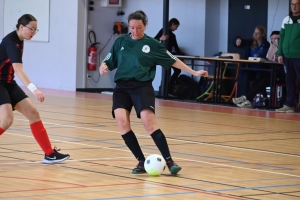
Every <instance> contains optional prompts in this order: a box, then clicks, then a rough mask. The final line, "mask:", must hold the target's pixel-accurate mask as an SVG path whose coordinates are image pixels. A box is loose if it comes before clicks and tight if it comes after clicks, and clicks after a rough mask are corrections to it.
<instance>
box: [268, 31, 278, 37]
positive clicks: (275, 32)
mask: <svg viewBox="0 0 300 200" xmlns="http://www.w3.org/2000/svg"><path fill="white" fill-rule="evenodd" d="M272 35H280V31H272V33H271V35H270V37H271V36H272Z"/></svg>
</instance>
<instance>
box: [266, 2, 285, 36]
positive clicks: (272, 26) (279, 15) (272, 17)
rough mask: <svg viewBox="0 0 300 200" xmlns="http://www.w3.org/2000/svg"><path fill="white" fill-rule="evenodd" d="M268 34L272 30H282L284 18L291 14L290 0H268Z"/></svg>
mask: <svg viewBox="0 0 300 200" xmlns="http://www.w3.org/2000/svg"><path fill="white" fill-rule="evenodd" d="M268 4H269V5H268V27H267V29H268V35H270V34H271V33H272V31H275V30H277V31H280V28H281V24H282V21H283V18H284V17H285V16H287V15H288V14H289V7H290V3H289V1H288V0H269V1H268Z"/></svg>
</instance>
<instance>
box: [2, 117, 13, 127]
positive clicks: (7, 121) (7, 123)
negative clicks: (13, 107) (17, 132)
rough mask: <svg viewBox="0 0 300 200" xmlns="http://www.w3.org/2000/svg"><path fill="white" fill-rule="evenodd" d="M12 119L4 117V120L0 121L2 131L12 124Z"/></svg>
mask: <svg viewBox="0 0 300 200" xmlns="http://www.w3.org/2000/svg"><path fill="white" fill-rule="evenodd" d="M13 121H14V118H13V117H6V118H5V119H1V126H0V127H2V129H3V130H7V129H8V128H9V127H10V126H11V125H12V123H13Z"/></svg>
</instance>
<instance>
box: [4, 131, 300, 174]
mask: <svg viewBox="0 0 300 200" xmlns="http://www.w3.org/2000/svg"><path fill="white" fill-rule="evenodd" d="M7 134H10V135H16V136H21V137H30V138H33V136H28V135H21V134H16V133H7ZM51 141H56V142H62V143H66V144H75V145H81V146H89V147H96V148H103V149H110V150H117V151H124V152H130V151H129V150H123V149H118V148H111V147H103V146H97V145H91V144H82V143H77V142H69V141H64V140H56V139H51ZM147 154H149V153H147ZM173 158H176V159H178V160H184V161H190V162H197V163H204V164H208V165H217V166H223V167H229V168H237V169H243V170H251V171H256V172H263V173H269V174H276V175H283V176H290V177H297V178H300V175H293V174H287V173H280V172H272V171H267V170H260V169H251V168H247V167H239V166H234V165H227V164H220V163H214V162H206V161H200V160H193V159H185V158H179V157H173ZM66 161H67V162H68V160H66ZM66 161H65V162H66ZM74 161H75V160H74ZM74 161H73V162H74Z"/></svg>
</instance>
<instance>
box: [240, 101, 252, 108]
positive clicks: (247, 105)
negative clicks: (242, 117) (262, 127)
mask: <svg viewBox="0 0 300 200" xmlns="http://www.w3.org/2000/svg"><path fill="white" fill-rule="evenodd" d="M237 106H238V107H240V108H252V104H251V102H250V101H249V100H246V101H244V102H243V103H239V104H237Z"/></svg>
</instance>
